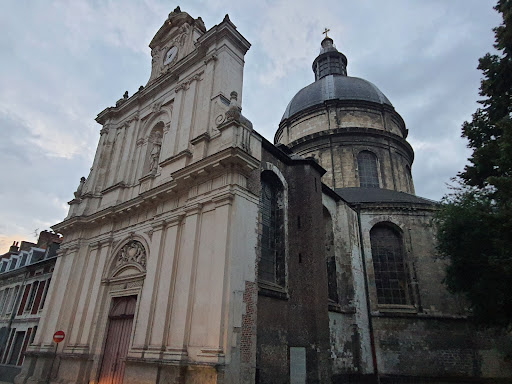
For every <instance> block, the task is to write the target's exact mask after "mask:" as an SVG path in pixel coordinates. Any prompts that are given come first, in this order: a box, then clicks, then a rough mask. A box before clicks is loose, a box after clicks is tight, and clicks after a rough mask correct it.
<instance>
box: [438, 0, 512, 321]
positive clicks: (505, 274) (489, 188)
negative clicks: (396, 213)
mask: <svg viewBox="0 0 512 384" xmlns="http://www.w3.org/2000/svg"><path fill="white" fill-rule="evenodd" d="M495 9H496V10H497V11H498V12H500V13H501V15H502V17H503V22H502V24H501V25H500V26H499V27H497V28H495V29H494V32H495V42H496V43H495V44H494V47H495V48H496V50H497V51H498V53H497V54H490V53H488V54H486V55H485V56H484V57H482V58H481V59H480V61H479V66H478V69H480V70H482V72H483V79H482V82H481V86H480V95H481V96H483V100H481V101H479V103H480V104H482V107H481V108H479V109H478V110H477V111H476V112H475V113H474V114H473V119H472V121H470V122H465V123H464V124H463V126H462V137H465V138H467V139H468V141H469V144H468V147H469V148H471V149H472V150H473V153H472V155H471V157H470V158H469V159H468V160H469V164H468V165H467V166H466V167H465V169H464V171H463V172H461V173H459V174H458V176H457V181H458V182H459V183H460V188H458V189H457V190H456V192H455V193H453V194H451V195H448V196H447V197H445V198H444V199H443V202H444V204H443V207H442V209H441V211H440V213H439V215H438V241H439V245H438V248H439V250H440V251H441V253H442V254H444V255H445V256H446V257H447V258H448V259H449V266H448V268H447V276H446V283H447V285H448V288H449V289H450V290H451V291H452V292H457V293H462V294H464V295H465V297H466V298H467V300H468V303H469V305H470V307H471V309H472V313H473V315H474V317H475V319H476V320H478V321H479V322H481V323H483V324H488V325H502V326H505V327H507V328H510V327H511V326H512V0H499V1H498V3H497V5H496V7H495Z"/></svg>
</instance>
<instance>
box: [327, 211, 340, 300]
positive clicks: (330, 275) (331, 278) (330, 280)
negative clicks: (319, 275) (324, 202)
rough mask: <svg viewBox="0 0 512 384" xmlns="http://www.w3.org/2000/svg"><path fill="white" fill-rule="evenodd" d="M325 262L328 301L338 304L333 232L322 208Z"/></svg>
mask: <svg viewBox="0 0 512 384" xmlns="http://www.w3.org/2000/svg"><path fill="white" fill-rule="evenodd" d="M324 228H325V229H324V231H325V261H326V263H327V287H328V294H329V301H333V302H335V303H338V301H339V297H338V280H337V276H336V256H335V254H334V231H333V228H332V218H331V214H330V213H329V211H328V210H327V208H325V207H324Z"/></svg>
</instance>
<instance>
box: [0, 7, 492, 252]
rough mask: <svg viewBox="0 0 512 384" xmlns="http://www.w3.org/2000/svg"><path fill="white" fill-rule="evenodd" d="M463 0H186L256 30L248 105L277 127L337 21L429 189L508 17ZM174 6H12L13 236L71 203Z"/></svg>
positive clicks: (1, 130) (7, 33)
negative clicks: (111, 114) (402, 126)
mask: <svg viewBox="0 0 512 384" xmlns="http://www.w3.org/2000/svg"><path fill="white" fill-rule="evenodd" d="M463 3H464V4H463V6H461V2H446V1H445V0H431V1H428V2H411V1H410V0H393V1H392V2H386V3H384V2H375V1H368V0H361V1H356V2H354V1H348V0H342V1H339V0H326V1H324V2H322V3H319V4H312V3H311V2H309V1H306V0H296V1H292V0H263V1H259V2H249V3H248V2H232V1H226V0H209V1H206V0H191V1H189V2H187V4H184V5H182V10H183V11H187V12H189V13H190V14H191V15H192V16H193V17H197V16H202V18H203V20H204V21H205V23H206V26H207V28H211V27H212V26H213V25H214V24H218V23H220V22H221V21H222V19H223V17H224V15H225V14H226V13H229V14H230V18H231V20H232V22H233V23H234V24H235V25H236V26H237V28H238V30H239V31H240V32H241V33H242V34H243V35H244V36H245V37H246V38H247V39H248V40H249V41H250V42H251V43H252V47H251V49H250V50H249V52H248V53H247V55H246V57H245V73H244V95H243V113H244V115H245V116H247V117H248V118H249V119H250V120H251V121H252V122H253V124H254V127H255V129H256V130H257V131H258V132H260V133H262V134H263V135H264V136H265V137H266V138H267V139H269V140H272V139H273V135H274V133H275V131H276V130H277V127H278V124H279V121H280V119H281V116H282V114H283V112H284V110H285V108H286V105H287V104H288V102H289V101H290V100H291V98H292V97H293V96H294V95H295V94H296V93H297V92H298V91H299V90H300V89H301V88H303V87H305V86H307V85H308V84H310V83H311V82H313V80H314V76H313V73H312V71H311V64H312V62H313V60H314V58H315V57H316V55H317V54H318V52H319V48H320V41H321V40H322V38H323V35H322V33H321V32H322V31H323V30H324V28H325V27H328V28H330V29H331V32H330V33H329V35H330V36H332V37H333V39H334V42H335V44H336V45H337V47H338V49H340V51H342V52H343V53H345V54H346V55H347V57H348V72H349V75H351V76H358V77H362V78H365V79H367V80H369V81H371V82H372V83H374V84H376V85H377V86H378V87H379V88H380V89H381V90H382V91H383V92H384V93H385V94H386V95H387V96H388V98H389V99H390V100H391V102H392V103H393V105H394V106H395V108H396V110H397V111H398V112H399V113H400V114H401V115H402V116H403V118H404V120H405V122H406V124H407V127H408V128H409V131H410V135H409V140H410V142H411V144H412V145H413V147H414V149H415V151H416V160H415V164H414V167H413V174H414V177H415V184H416V191H417V193H418V194H419V195H423V196H425V197H429V198H435V199H438V198H439V197H440V196H441V195H442V194H443V193H444V192H443V191H445V186H444V183H445V182H447V181H448V180H449V178H450V177H451V176H454V175H455V174H456V173H457V172H458V171H460V170H461V169H462V167H463V166H464V163H465V159H466V157H467V155H468V150H467V149H466V148H465V142H464V141H463V140H462V139H461V138H460V126H461V124H462V122H463V121H464V120H467V119H470V118H471V113H473V112H474V110H475V109H476V106H477V105H476V103H475V101H476V100H477V99H478V98H479V97H478V86H479V81H480V78H481V74H480V73H479V71H477V70H476V66H477V60H478V58H479V57H481V56H483V55H484V54H485V53H486V52H487V51H489V50H491V49H492V43H493V34H492V30H491V29H492V27H494V26H496V25H498V24H499V22H500V19H499V16H498V14H497V13H496V12H495V11H493V10H492V7H493V5H494V3H495V1H494V0H485V1H482V0H467V1H464V2H463ZM173 8H174V5H170V4H169V3H168V2H165V1H163V0H144V1H128V0H127V1H124V2H122V3H120V2H117V1H111V0H107V1H85V0H74V1H72V2H69V1H63V0H59V1H56V0H54V1H46V0H34V1H32V2H31V3H30V7H27V6H26V4H25V3H23V2H11V3H9V4H8V5H6V6H5V7H4V9H3V12H2V13H0V25H1V27H0V28H1V29H2V33H0V49H1V50H2V53H3V57H2V60H1V61H0V134H1V135H2V136H1V137H2V140H1V141H0V172H1V175H0V176H1V177H2V181H3V188H2V189H1V190H0V209H2V220H1V221H0V241H1V240H2V238H5V239H11V238H12V236H13V235H16V236H18V235H23V234H24V235H25V236H27V238H29V237H30V238H31V237H32V231H33V230H34V229H35V228H38V227H41V228H40V229H43V228H42V227H43V226H46V225H49V224H51V223H55V222H57V221H59V220H62V218H63V217H64V216H65V214H66V210H67V205H66V202H67V201H68V200H70V199H71V198H72V192H73V191H74V190H75V189H76V187H77V184H78V180H79V178H80V176H82V175H84V176H87V174H88V171H89V167H90V166H91V165H92V158H93V156H94V153H95V149H96V145H97V142H98V138H99V129H100V128H101V127H100V126H99V125H98V124H96V122H95V121H94V117H95V116H96V114H97V113H99V112H100V111H102V110H103V109H104V108H106V107H108V106H111V105H114V104H115V102H116V100H117V99H119V98H120V97H121V95H122V94H123V93H124V91H125V90H129V93H130V94H132V93H133V92H134V91H135V90H137V88H138V87H139V85H141V84H145V83H146V82H147V80H148V78H149V71H150V65H151V57H150V52H149V48H148V44H149V42H150V40H151V38H152V37H153V35H154V34H155V33H156V31H157V30H158V29H159V28H160V26H161V25H162V23H163V22H164V20H165V18H166V17H167V15H168V13H169V12H171V11H172V9H173ZM2 236H3V237H2ZM17 240H18V241H19V240H22V238H18V239H17ZM9 245H10V244H9Z"/></svg>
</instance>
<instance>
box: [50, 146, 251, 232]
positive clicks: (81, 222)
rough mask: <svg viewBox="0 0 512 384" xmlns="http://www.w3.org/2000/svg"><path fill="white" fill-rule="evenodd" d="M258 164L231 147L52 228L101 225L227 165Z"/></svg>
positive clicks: (248, 168) (244, 170)
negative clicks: (121, 199) (133, 194)
mask: <svg viewBox="0 0 512 384" xmlns="http://www.w3.org/2000/svg"><path fill="white" fill-rule="evenodd" d="M258 166H259V161H258V160H257V159H255V158H254V157H252V156H251V155H249V154H247V153H246V152H244V151H243V150H241V149H240V148H236V147H230V148H227V149H225V150H223V151H220V152H218V153H216V154H214V155H212V156H209V157H207V158H205V159H202V160H200V161H198V162H196V163H193V164H190V165H189V166H187V167H185V168H183V169H180V170H178V171H176V172H174V173H173V174H172V175H171V176H172V178H173V180H172V181H168V182H166V183H163V184H161V185H159V186H157V187H155V188H152V189H150V190H148V191H146V192H143V193H141V194H140V195H138V196H137V197H135V198H133V199H131V200H128V201H125V202H122V203H120V204H117V205H115V206H112V207H109V208H105V209H103V210H101V211H98V212H95V213H93V214H91V215H89V216H74V217H72V218H70V219H67V220H65V221H63V222H61V223H58V224H55V225H54V226H52V228H53V229H54V230H55V231H56V232H59V233H63V232H66V231H67V230H70V229H71V228H74V227H86V226H89V225H97V223H98V222H101V221H103V220H111V219H113V218H115V217H118V216H119V215H122V214H124V213H128V212H130V211H137V210H139V209H142V208H143V207H144V206H147V205H153V204H155V203H156V202H159V201H161V200H162V199H168V198H169V197H170V194H173V193H176V192H177V191H178V190H180V189H181V188H182V186H187V185H188V184H189V182H190V181H191V180H194V181H197V180H198V179H203V178H205V177H212V174H216V173H219V172H220V171H221V170H222V172H225V171H226V169H227V168H233V167H235V168H237V169H238V170H239V171H240V172H242V173H248V172H250V171H251V170H253V169H255V168H258Z"/></svg>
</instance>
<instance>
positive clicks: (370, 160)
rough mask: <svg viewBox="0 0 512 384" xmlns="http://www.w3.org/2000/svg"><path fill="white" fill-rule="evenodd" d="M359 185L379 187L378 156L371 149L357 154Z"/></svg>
mask: <svg viewBox="0 0 512 384" xmlns="http://www.w3.org/2000/svg"><path fill="white" fill-rule="evenodd" d="M357 169H358V171H359V186H360V187H363V188H379V187H380V185H379V174H378V172H377V156H375V154H373V153H372V152H370V151H361V152H359V154H358V155H357Z"/></svg>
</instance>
